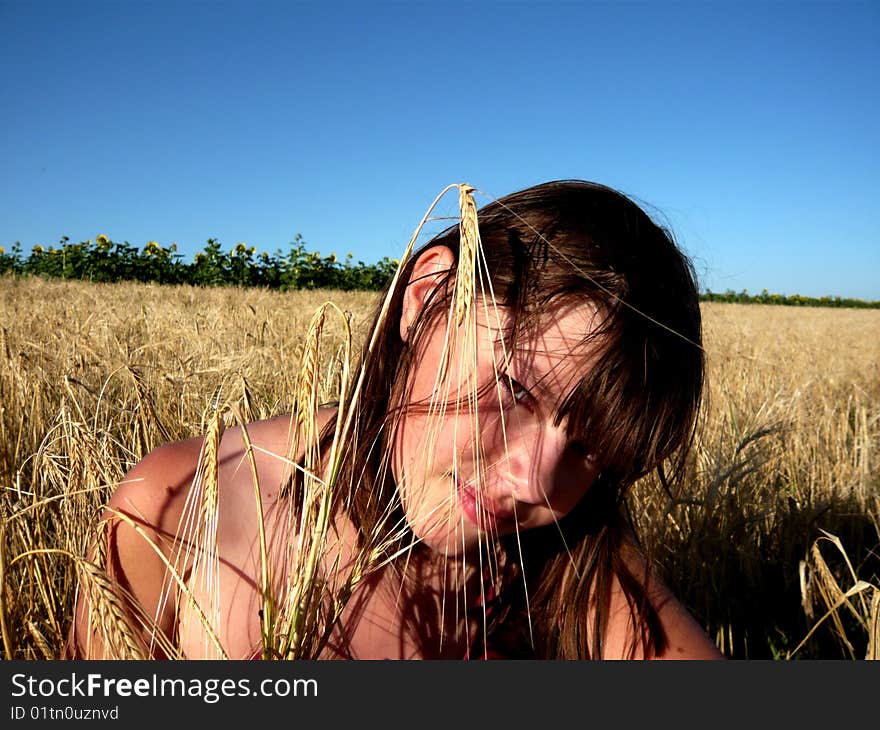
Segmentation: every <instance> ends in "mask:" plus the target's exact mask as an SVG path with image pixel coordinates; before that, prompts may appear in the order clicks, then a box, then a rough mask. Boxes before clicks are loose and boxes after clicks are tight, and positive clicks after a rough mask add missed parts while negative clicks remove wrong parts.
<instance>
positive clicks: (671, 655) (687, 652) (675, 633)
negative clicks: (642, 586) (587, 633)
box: [605, 548, 725, 660]
mask: <svg viewBox="0 0 880 730" xmlns="http://www.w3.org/2000/svg"><path fill="white" fill-rule="evenodd" d="M624 553H625V556H624V559H625V561H626V563H627V565H628V567H629V569H630V571H631V572H632V574H633V575H635V576H645V575H647V576H648V577H647V584H646V589H647V592H648V598H649V600H650V601H651V604H652V605H653V607H654V609H655V610H656V611H657V616H658V618H659V620H660V625H661V627H662V629H663V633H664V634H665V637H666V647H665V649H664V650H663V651H662V652H661V653H660V654H658V655H655V656H652V657H650V658H652V659H688V660H705V659H724V658H725V657H724V655H723V654H722V653H721V652H720V651H719V650H718V647H717V646H715V644H714V643H713V642H712V640H711V639H710V638H709V636H708V635H707V634H706V632H705V631H704V630H703V628H702V626H700V624H699V623H698V622H697V621H696V619H695V618H694V617H693V616H692V615H691V613H690V612H689V611H688V610H687V608H686V607H685V606H684V604H682V602H681V601H679V600H678V599H677V598H676V597H675V596H674V595H673V593H672V591H670V590H669V588H668V587H667V586H666V585H665V584H664V583H663V582H662V581H661V580H660V579H659V578H658V577H657V576H655V575H653V574H650V573H649V572H648V571H647V570H646V563H645V561H644V559H643V558H642V557H641V555H640V554H639V553H638V552H637V551H636V550H635V549H634V548H625V550H624ZM633 636H634V627H633V625H632V618H631V614H630V610H629V606H628V605H627V602H626V599H625V597H624V595H623V590H622V589H621V588H620V586H619V585H618V584H617V583H616V581H615V586H614V589H613V590H612V597H611V610H610V618H609V622H608V631H607V635H606V642H605V645H606V657H607V658H623V657H625V656H627V651H628V648H629V646H630V645H631V642H632V637H633ZM636 658H644V657H639V656H637V657H636Z"/></svg>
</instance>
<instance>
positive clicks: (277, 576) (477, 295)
mask: <svg viewBox="0 0 880 730" xmlns="http://www.w3.org/2000/svg"><path fill="white" fill-rule="evenodd" d="M471 194H472V189H471V188H468V187H466V186H461V188H460V195H461V202H462V210H463V213H462V218H461V222H460V223H459V224H458V225H455V226H453V227H452V228H450V229H448V230H446V231H444V232H443V233H441V234H439V235H438V236H436V237H435V238H434V239H432V240H431V241H430V242H429V243H428V244H426V245H425V246H424V247H423V248H422V249H420V250H419V251H418V252H416V253H415V254H413V255H412V256H410V257H409V258H406V259H405V260H404V262H403V265H402V268H401V271H400V273H399V278H397V279H395V281H394V282H393V283H392V285H391V287H390V289H389V292H388V293H387V296H386V299H385V300H384V303H383V306H382V307H381V308H380V311H379V312H378V313H377V315H376V318H375V322H374V326H373V330H372V336H371V338H370V341H369V343H368V344H367V346H366V347H365V348H364V354H363V356H362V361H361V363H360V367H358V368H355V369H354V370H353V371H352V372H353V373H354V374H353V375H352V377H350V378H349V377H346V378H344V379H343V388H342V396H341V398H340V402H339V403H338V404H337V405H336V406H333V407H323V408H320V409H319V408H317V407H316V406H315V396H314V388H311V389H310V388H309V387H308V380H304V381H303V382H304V383H305V385H306V386H307V387H305V389H304V391H303V393H302V394H301V396H302V397H300V398H299V399H298V400H297V404H298V407H297V410H296V412H295V413H294V414H292V415H289V416H282V417H278V418H274V419H271V420H267V421H261V422H256V423H248V424H243V425H239V426H238V427H236V428H228V429H226V430H225V431H224V430H223V429H222V420H220V419H219V418H218V419H215V422H214V426H215V427H214V428H212V429H211V430H210V431H209V433H208V434H207V435H206V436H205V437H200V438H194V439H190V440H187V441H183V442H180V443H174V444H169V445H166V446H163V447H161V448H159V449H157V450H156V451H154V452H153V453H151V454H149V455H148V456H147V457H146V458H145V459H143V461H141V462H140V463H139V464H138V465H137V466H135V467H134V468H133V469H132V470H131V472H130V473H129V475H128V476H127V478H126V479H125V481H124V482H123V483H122V484H121V485H120V486H119V487H118V489H117V490H116V492H115V494H114V495H113V497H112V499H111V501H110V504H109V507H108V510H107V513H106V515H105V523H104V524H105V527H106V530H105V532H104V533H103V535H104V537H102V539H101V540H100V541H99V542H98V546H97V548H96V550H95V557H94V562H95V563H97V564H99V565H101V566H102V568H103V570H105V571H106V574H107V575H108V576H109V577H110V578H111V579H112V584H110V585H111V589H108V588H107V581H104V583H101V582H100V581H89V580H84V581H83V583H82V586H81V595H80V598H79V601H78V605H77V610H76V615H75V621H74V626H73V628H72V631H71V642H70V649H69V654H70V655H71V656H75V657H91V658H104V657H107V658H110V657H112V658H124V657H147V658H159V657H171V658H190V659H196V658H215V657H225V658H232V659H242V658H260V657H263V658H271V657H275V656H280V657H285V658H313V657H319V658H354V659H370V658H392V659H412V658H459V659H461V658H490V657H493V658H494V657H500V658H539V659H543V658H545V659H557V658H559V659H588V658H589V659H592V658H695V659H703V658H719V657H720V656H721V655H720V653H719V652H718V651H717V649H716V648H715V646H714V645H713V644H712V642H711V641H709V639H708V638H707V637H706V635H705V634H704V632H703V631H702V629H701V628H700V626H699V625H698V624H697V623H696V621H695V620H694V619H693V618H692V617H691V616H690V615H689V614H688V612H687V611H686V610H685V609H684V607H683V606H682V605H681V604H680V603H679V602H678V601H677V600H676V599H675V598H674V597H673V596H672V595H670V593H669V591H668V590H667V589H666V588H665V587H664V586H663V584H662V583H661V582H660V581H659V580H658V579H657V578H656V577H654V576H653V575H652V573H651V570H650V568H649V565H648V562H647V561H646V560H645V559H643V558H642V556H641V555H640V552H639V549H638V547H637V541H636V538H635V536H634V534H633V532H632V530H631V528H630V527H629V526H628V524H627V522H626V520H625V517H624V515H625V510H624V509H623V500H624V497H625V495H626V493H627V490H628V488H629V487H630V486H631V485H632V484H633V483H634V482H635V481H636V480H637V479H639V478H640V477H642V476H644V475H646V474H648V473H649V472H651V471H653V470H656V469H661V468H662V469H664V470H665V474H666V475H667V476H669V475H672V476H674V475H675V474H676V473H677V472H678V470H679V469H680V467H681V465H682V464H683V462H684V459H685V457H686V455H687V452H688V448H689V446H690V443H691V440H692V437H693V430H694V424H695V419H696V413H697V409H698V406H699V403H700V398H701V389H702V382H703V352H702V349H701V324H700V310H699V304H698V298H697V289H696V285H695V282H694V276H693V273H692V269H691V267H690V264H689V262H688V260H687V259H686V258H685V257H684V255H683V254H682V253H681V251H679V250H678V248H677V247H676V246H675V244H674V243H673V241H672V240H671V239H670V237H669V235H668V234H667V233H666V232H665V231H664V230H663V229H662V228H660V227H658V226H657V225H656V224H655V223H654V222H653V221H651V219H650V218H649V217H648V216H647V215H646V214H645V213H644V212H643V211H642V210H641V209H640V208H639V207H638V206H636V205H635V204H634V203H633V202H631V201H630V200H629V199H628V198H626V197H624V196H623V195H621V194H620V193H618V192H616V191H614V190H611V189H609V188H607V187H604V186H601V185H597V184H594V183H589V182H581V181H560V182H551V183H546V184H542V185H538V186H535V187H532V188H529V189H527V190H523V191H520V192H517V193H514V194H512V195H509V196H507V197H504V198H501V199H499V200H497V201H495V202H493V203H490V204H489V205H487V206H486V207H484V208H483V209H482V210H480V211H479V213H478V214H477V213H476V210H475V208H474V207H473V199H472V197H471ZM306 365H308V363H306ZM306 370H308V367H306ZM221 434H222V435H221ZM95 570H97V569H94V570H93V572H94V571H95ZM102 586H103V587H102ZM123 619H124V620H123ZM120 626H122V627H123V628H122V629H121V630H120V628H119V627H120Z"/></svg>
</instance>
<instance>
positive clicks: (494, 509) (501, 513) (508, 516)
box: [459, 484, 516, 532]
mask: <svg viewBox="0 0 880 730" xmlns="http://www.w3.org/2000/svg"><path fill="white" fill-rule="evenodd" d="M459 501H460V502H461V508H462V512H464V515H465V517H467V518H468V520H470V521H471V522H472V523H473V524H475V525H476V526H477V527H479V528H480V529H481V530H482V531H483V532H500V531H501V530H502V529H504V528H507V527H513V526H514V525H515V524H516V515H515V514H514V512H513V510H509V509H501V508H499V507H498V506H497V505H493V504H492V503H491V502H490V501H489V500H488V499H487V498H486V497H481V498H480V502H479V505H478V504H477V490H476V489H475V488H474V486H473V484H465V486H463V487H462V488H461V489H460V490H459Z"/></svg>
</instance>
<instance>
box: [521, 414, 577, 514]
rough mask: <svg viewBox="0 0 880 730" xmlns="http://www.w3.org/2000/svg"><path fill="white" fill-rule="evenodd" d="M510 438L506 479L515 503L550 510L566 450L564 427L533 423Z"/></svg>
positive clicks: (566, 441) (558, 484)
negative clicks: (548, 508)
mask: <svg viewBox="0 0 880 730" xmlns="http://www.w3.org/2000/svg"><path fill="white" fill-rule="evenodd" d="M509 436H512V437H513V438H508V443H507V450H508V458H507V465H506V469H505V470H506V471H507V472H508V473H507V474H505V477H506V478H507V479H509V480H510V484H511V485H512V494H511V496H512V497H513V498H514V499H515V500H516V501H517V502H521V503H525V504H532V505H540V506H544V507H547V506H551V507H552V505H553V496H554V493H555V492H556V491H557V490H558V489H559V488H560V484H561V477H562V476H563V475H562V467H563V460H564V457H565V454H566V450H567V449H568V447H569V440H568V436H567V434H566V433H565V428H564V426H562V425H560V426H556V425H554V424H553V423H545V424H537V423H536V424H532V425H531V427H529V428H524V429H518V430H517V432H516V433H515V434H509Z"/></svg>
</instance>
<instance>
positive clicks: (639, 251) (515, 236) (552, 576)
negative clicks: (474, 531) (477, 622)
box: [340, 180, 704, 659]
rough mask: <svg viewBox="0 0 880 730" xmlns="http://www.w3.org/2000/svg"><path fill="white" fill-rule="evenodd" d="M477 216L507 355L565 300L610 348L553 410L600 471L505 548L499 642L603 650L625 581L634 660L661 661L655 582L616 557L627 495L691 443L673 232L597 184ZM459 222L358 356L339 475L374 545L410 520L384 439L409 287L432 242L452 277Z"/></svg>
mask: <svg viewBox="0 0 880 730" xmlns="http://www.w3.org/2000/svg"><path fill="white" fill-rule="evenodd" d="M478 220H479V230H480V237H481V240H482V256H484V260H485V267H486V270H487V271H488V274H489V277H490V279H491V285H492V290H493V293H494V299H495V300H496V301H497V303H498V305H499V306H503V307H506V308H509V310H510V311H511V312H513V313H514V323H515V324H514V327H513V331H512V333H511V335H510V338H511V341H510V346H511V347H512V346H513V343H514V342H515V341H516V339H517V338H518V337H521V336H523V335H524V334H525V333H528V332H529V331H530V328H532V327H534V326H535V324H536V323H537V321H538V318H539V316H541V315H542V313H546V312H547V311H551V310H552V307H554V306H556V305H558V304H560V303H568V302H588V303H590V304H591V305H592V306H594V307H595V308H596V309H597V310H598V312H599V313H600V315H601V317H600V318H601V325H600V326H599V328H598V330H597V333H594V334H599V335H601V338H600V339H601V342H602V347H601V351H600V353H599V355H598V360H597V361H596V363H595V365H594V367H592V368H591V369H590V370H589V372H587V373H585V375H584V376H583V378H582V380H581V381H580V383H579V384H578V385H577V387H576V388H574V389H573V390H572V391H571V392H570V393H569V394H568V396H567V397H566V399H565V401H564V402H563V403H562V405H561V407H560V408H559V409H558V410H557V412H556V416H555V417H556V420H557V423H558V424H562V423H564V424H565V428H566V430H567V433H568V434H569V437H570V438H571V439H572V440H576V441H578V442H581V443H583V444H586V445H588V448H589V451H590V452H591V453H593V454H597V455H598V458H599V463H600V466H601V471H600V474H599V476H598V478H597V480H596V482H595V483H594V484H593V485H592V486H591V487H590V489H589V491H588V492H587V494H586V496H585V497H584V498H583V499H582V500H581V501H580V502H579V504H578V505H577V506H576V507H575V508H574V509H573V510H572V511H571V512H570V513H569V514H568V515H566V516H565V517H564V518H562V519H561V520H560V521H559V523H558V524H554V525H549V526H547V527H542V528H538V529H534V530H529V531H526V532H524V533H523V534H521V535H519V536H517V539H515V540H514V539H511V538H505V539H503V540H502V549H503V551H504V555H505V560H504V567H505V571H504V579H503V585H502V588H501V592H500V596H501V598H503V601H499V607H500V610H499V611H496V612H495V614H494V618H493V622H492V625H491V627H490V634H491V633H496V634H499V635H501V634H503V635H504V636H505V637H506V639H507V644H508V648H510V646H511V645H512V644H516V643H517V642H518V643H519V644H521V646H522V654H523V655H525V656H536V657H539V658H570V659H585V658H590V657H597V658H598V657H601V656H602V637H603V635H604V633H605V627H606V625H607V621H608V613H609V605H610V597H611V591H612V585H613V583H614V580H615V579H616V580H617V581H618V582H619V584H620V586H621V588H622V590H623V593H624V596H625V598H626V600H627V603H628V604H629V608H630V612H631V615H632V618H633V625H634V626H636V627H638V628H637V631H636V632H635V636H634V638H633V642H632V646H631V647H630V650H631V652H632V653H633V654H635V653H636V652H637V650H638V649H641V652H642V653H643V654H645V655H650V654H651V653H659V652H660V651H662V649H663V647H664V645H665V639H664V637H663V633H662V630H661V628H660V623H659V620H658V617H657V615H656V612H655V610H654V609H653V608H652V606H651V604H650V602H649V601H648V599H647V595H646V590H645V581H646V576H645V575H634V574H633V572H632V570H631V569H630V568H629V567H628V565H627V564H626V563H625V561H624V560H623V558H622V557H621V551H622V548H623V545H624V542H625V540H626V538H625V534H626V532H627V530H628V529H629V527H628V524H627V520H626V516H625V510H623V509H622V507H623V504H624V497H625V495H626V493H627V490H628V489H629V487H630V486H631V485H632V484H633V483H634V482H635V481H636V480H637V479H639V478H640V477H642V476H644V475H645V474H647V473H649V472H651V471H652V470H655V469H658V468H663V467H665V471H666V474H668V475H669V476H670V477H672V478H674V476H675V475H676V474H677V473H678V472H679V471H680V468H681V466H682V463H683V460H684V458H685V455H686V453H687V449H688V448H689V446H690V443H691V442H692V439H693V431H694V426H695V422H696V415H697V410H698V407H699V403H700V398H701V392H702V385H703V367H704V362H703V351H702V347H701V320H700V309H699V302H698V295H697V285H696V281H695V276H694V272H693V269H692V266H691V264H690V262H689V260H688V259H687V257H686V256H685V255H684V254H683V253H682V252H681V250H680V249H679V248H678V247H677V245H676V244H675V242H674V240H673V239H672V236H671V235H670V234H669V232H668V231H667V230H665V229H664V228H663V227H661V226H659V225H657V224H656V223H655V222H654V221H653V220H651V218H650V217H649V216H648V215H647V214H646V213H645V212H644V211H643V210H642V209H641V208H640V207H639V206H638V205H636V204H635V203H634V202H632V201H631V200H630V199H629V198H627V197H626V196H624V195H623V194H621V193H619V192H617V191H615V190H613V189H611V188H608V187H605V186H602V185H599V184H596V183H591V182H585V181H576V180H574V181H556V182H548V183H544V184H541V185H537V186H535V187H531V188H528V189H526V190H522V191H520V192H517V193H513V194H511V195H508V196H506V197H504V198H500V199H498V200H496V201H494V202H492V203H490V204H488V205H486V206H485V207H484V208H482V209H481V210H480V211H479V213H478ZM458 229H459V226H457V225H456V226H452V227H451V228H449V229H447V230H445V231H443V232H442V233H441V234H439V235H438V236H436V237H435V238H433V239H432V240H431V241H429V242H428V243H427V244H426V245H425V246H424V247H423V248H422V249H421V251H419V252H417V253H416V254H414V255H413V256H412V257H411V258H410V259H409V261H408V262H407V264H406V265H405V267H404V269H403V271H402V272H401V277H400V282H402V284H401V285H400V286H398V287H396V290H395V291H393V292H391V293H390V295H391V306H390V309H389V311H388V313H387V316H385V317H384V318H379V317H378V316H377V320H376V322H375V323H374V326H375V327H378V337H377V340H376V343H377V344H376V346H375V347H374V348H373V350H372V352H370V354H369V356H368V357H366V359H365V360H364V362H363V363H362V366H363V367H364V368H365V371H364V383H363V389H362V392H361V394H360V398H359V400H358V402H357V403H356V404H353V405H354V407H355V409H356V411H357V422H358V424H359V427H358V429H357V431H356V433H352V434H351V435H350V436H349V438H348V443H347V444H346V445H345V447H346V451H347V458H346V459H345V460H344V462H343V465H342V468H341V471H340V478H341V479H343V480H344V483H349V484H352V485H355V484H356V485H357V489H354V490H353V491H352V492H351V493H350V496H349V497H348V499H346V504H345V508H346V509H347V510H348V512H349V513H350V515H351V517H352V519H353V521H354V523H355V525H356V526H357V527H358V529H359V532H360V534H361V536H363V538H364V540H366V539H367V536H369V535H374V534H376V531H377V530H381V529H382V525H383V524H386V525H387V524H388V523H389V519H391V521H392V522H394V523H395V524H399V522H400V521H402V512H401V511H400V507H399V502H398V496H397V494H396V488H395V485H394V481H393V478H392V477H391V476H390V470H389V469H388V468H387V459H388V448H387V444H388V443H389V439H388V435H389V433H390V430H391V428H392V425H393V421H394V418H395V417H396V415H397V414H398V412H399V411H397V410H396V409H395V407H394V403H395V401H394V398H393V391H394V384H395V383H400V382H407V380H408V378H409V376H410V373H411V371H412V368H413V367H414V366H415V362H414V360H413V353H414V352H415V350H416V346H415V342H413V341H409V342H404V340H403V339H402V338H401V336H400V332H399V323H400V318H401V315H402V303H403V294H404V289H405V283H406V282H407V281H409V279H410V275H411V273H412V270H413V267H414V265H415V262H416V261H417V259H418V256H419V255H420V253H422V252H423V251H425V250H427V249H428V248H430V247H432V246H446V247H448V248H449V249H450V250H451V251H452V252H453V254H454V256H455V259H456V263H455V264H454V265H453V266H452V268H451V269H450V271H449V272H448V275H447V280H446V282H445V284H448V283H449V282H450V281H452V279H453V277H455V275H456V269H457V262H458V252H459V230H458ZM450 291H451V287H449V286H448V285H444V284H443V283H441V285H439V286H437V287H436V289H435V293H434V297H433V300H432V301H430V302H429V305H427V306H425V307H424V310H423V312H422V313H421V315H420V317H421V318H422V323H423V322H424V321H427V320H428V319H430V318H431V317H432V316H436V313H437V312H438V311H440V310H441V309H442V308H443V306H445V305H446V304H447V303H448V299H449V296H450ZM477 296H488V292H479V291H478V293H477ZM417 324H418V323H417ZM415 331H416V332H417V333H418V332H419V331H420V328H419V327H418V326H417V327H416V329H415ZM414 339H415V338H414Z"/></svg>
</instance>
